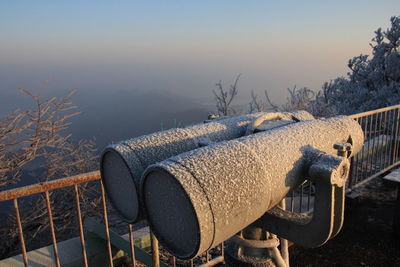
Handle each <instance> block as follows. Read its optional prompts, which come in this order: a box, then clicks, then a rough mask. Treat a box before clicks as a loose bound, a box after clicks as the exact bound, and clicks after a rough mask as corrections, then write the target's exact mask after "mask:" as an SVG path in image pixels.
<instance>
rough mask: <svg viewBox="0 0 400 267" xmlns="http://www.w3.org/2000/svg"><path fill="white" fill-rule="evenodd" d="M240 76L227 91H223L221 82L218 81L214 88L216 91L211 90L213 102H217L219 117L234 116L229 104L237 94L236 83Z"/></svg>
mask: <svg viewBox="0 0 400 267" xmlns="http://www.w3.org/2000/svg"><path fill="white" fill-rule="evenodd" d="M239 78H240V74H239V75H238V76H236V79H235V82H234V83H233V84H231V86H230V88H229V91H228V90H226V89H224V87H223V85H222V81H219V82H218V83H217V84H216V86H217V89H216V90H213V93H214V96H215V101H216V102H217V103H216V104H217V111H218V114H219V115H220V116H228V115H231V114H235V113H236V112H235V110H234V109H233V108H232V107H231V103H232V101H233V99H234V98H235V96H236V95H237V93H238V87H237V85H238V82H239Z"/></svg>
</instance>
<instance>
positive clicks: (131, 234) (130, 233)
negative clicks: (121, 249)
mask: <svg viewBox="0 0 400 267" xmlns="http://www.w3.org/2000/svg"><path fill="white" fill-rule="evenodd" d="M128 230H129V245H130V248H131V262H132V267H135V266H136V259H135V242H134V239H133V231H132V224H130V223H128Z"/></svg>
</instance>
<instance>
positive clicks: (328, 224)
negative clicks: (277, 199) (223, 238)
mask: <svg viewBox="0 0 400 267" xmlns="http://www.w3.org/2000/svg"><path fill="white" fill-rule="evenodd" d="M334 148H335V149H336V150H337V151H338V153H337V154H338V156H332V155H328V154H326V153H324V152H322V151H319V150H316V149H313V148H310V150H309V151H308V155H307V157H308V159H309V161H308V164H307V166H305V173H307V174H308V175H307V176H308V177H309V178H308V179H309V180H310V181H311V182H312V183H313V184H314V185H315V191H316V192H315V200H314V206H313V209H312V210H313V212H312V213H310V215H309V214H305V213H295V212H290V211H287V210H285V199H283V200H282V201H281V205H280V207H279V205H277V206H275V207H274V208H273V209H271V210H269V211H268V212H267V213H265V214H264V215H263V216H262V217H261V218H260V219H258V220H257V221H255V222H254V223H252V224H251V225H249V226H248V227H247V228H245V229H243V230H242V231H241V232H239V233H238V234H236V235H235V236H233V237H232V238H230V239H229V240H228V241H227V244H226V247H225V262H226V264H227V265H228V266H251V267H256V266H257V267H262V266H279V267H281V266H289V253H288V241H287V240H290V241H292V242H293V243H295V244H296V245H299V246H303V247H310V248H311V247H318V246H321V245H323V244H324V243H325V242H327V241H328V240H329V239H331V238H333V237H334V236H335V235H336V234H337V233H338V232H339V231H340V229H341V227H342V225H343V217H344V200H345V184H346V180H347V178H348V175H349V170H350V162H349V160H348V159H347V157H348V156H349V155H350V154H351V145H350V144H348V143H340V144H335V145H334ZM272 233H274V234H272ZM277 236H279V238H278V237H277ZM286 239H287V240H286ZM278 246H280V250H279V249H278Z"/></svg>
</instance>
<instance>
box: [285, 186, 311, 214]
mask: <svg viewBox="0 0 400 267" xmlns="http://www.w3.org/2000/svg"><path fill="white" fill-rule="evenodd" d="M311 189H312V183H311V181H308V201H307V211H310V207H311ZM285 208H286V202H285Z"/></svg>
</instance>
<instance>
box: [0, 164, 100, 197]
mask: <svg viewBox="0 0 400 267" xmlns="http://www.w3.org/2000/svg"><path fill="white" fill-rule="evenodd" d="M99 179H100V172H99V171H93V172H87V173H82V174H78V175H75V176H70V177H65V178H61V179H56V180H52V181H48V182H43V183H37V184H33V185H28V186H24V187H18V188H14V189H10V190H6V191H2V192H0V201H5V200H12V199H15V198H20V197H26V196H29V195H33V194H38V193H44V192H46V191H49V190H53V189H58V188H63V187H66V186H72V185H74V184H80V183H85V182H90V181H94V180H99Z"/></svg>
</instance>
